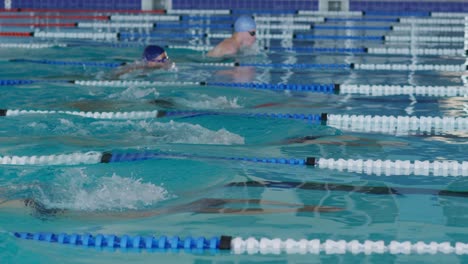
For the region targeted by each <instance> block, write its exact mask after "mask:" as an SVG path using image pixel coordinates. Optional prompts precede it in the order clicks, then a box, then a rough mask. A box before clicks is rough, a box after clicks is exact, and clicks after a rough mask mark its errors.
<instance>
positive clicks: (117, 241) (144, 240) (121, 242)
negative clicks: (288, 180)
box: [13, 232, 232, 250]
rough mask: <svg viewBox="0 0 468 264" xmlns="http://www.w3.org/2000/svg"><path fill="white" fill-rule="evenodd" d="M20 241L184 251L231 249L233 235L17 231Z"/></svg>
mask: <svg viewBox="0 0 468 264" xmlns="http://www.w3.org/2000/svg"><path fill="white" fill-rule="evenodd" d="M13 235H14V236H15V237H16V238H21V239H26V240H35V241H42V242H48V243H58V244H65V245H75V246H85V247H95V248H111V249H118V248H119V249H163V250H168V249H184V250H194V249H195V250H220V249H221V250H230V249H231V240H232V237H231V236H217V237H212V238H206V237H203V236H202V237H196V238H192V237H186V238H183V239H182V238H180V237H178V236H171V237H167V236H160V237H154V236H129V235H122V236H117V235H102V234H97V235H95V236H93V235H91V234H82V235H80V234H66V233H60V234H55V233H46V232H39V233H26V232H14V233H13Z"/></svg>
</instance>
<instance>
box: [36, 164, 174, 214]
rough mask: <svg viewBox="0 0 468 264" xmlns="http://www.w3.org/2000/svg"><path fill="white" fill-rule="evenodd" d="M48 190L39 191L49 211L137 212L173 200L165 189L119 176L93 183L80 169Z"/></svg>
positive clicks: (57, 180) (139, 180)
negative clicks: (54, 209)
mask: <svg viewBox="0 0 468 264" xmlns="http://www.w3.org/2000/svg"><path fill="white" fill-rule="evenodd" d="M69 174H73V175H69ZM49 187H51V190H50V191H49V190H48V189H47V190H44V189H42V188H41V189H40V190H38V192H39V193H40V198H39V200H40V201H41V202H43V203H44V204H45V205H46V206H47V207H49V208H63V209H71V210H83V211H108V210H120V211H122V210H125V209H138V208H142V207H144V206H149V205H152V204H154V203H157V202H160V201H163V200H166V199H168V198H170V197H172V196H171V195H170V194H169V193H168V191H167V190H166V189H164V188H163V187H161V186H157V185H154V184H152V183H143V182H142V181H141V179H133V178H126V177H121V176H119V175H116V174H114V175H112V176H111V177H101V178H97V179H92V178H91V177H88V175H87V174H86V173H85V172H84V171H82V170H78V172H77V169H74V170H72V171H70V172H69V173H65V174H63V175H61V176H60V177H59V178H58V179H56V181H55V183H54V185H53V186H48V187H47V188H49Z"/></svg>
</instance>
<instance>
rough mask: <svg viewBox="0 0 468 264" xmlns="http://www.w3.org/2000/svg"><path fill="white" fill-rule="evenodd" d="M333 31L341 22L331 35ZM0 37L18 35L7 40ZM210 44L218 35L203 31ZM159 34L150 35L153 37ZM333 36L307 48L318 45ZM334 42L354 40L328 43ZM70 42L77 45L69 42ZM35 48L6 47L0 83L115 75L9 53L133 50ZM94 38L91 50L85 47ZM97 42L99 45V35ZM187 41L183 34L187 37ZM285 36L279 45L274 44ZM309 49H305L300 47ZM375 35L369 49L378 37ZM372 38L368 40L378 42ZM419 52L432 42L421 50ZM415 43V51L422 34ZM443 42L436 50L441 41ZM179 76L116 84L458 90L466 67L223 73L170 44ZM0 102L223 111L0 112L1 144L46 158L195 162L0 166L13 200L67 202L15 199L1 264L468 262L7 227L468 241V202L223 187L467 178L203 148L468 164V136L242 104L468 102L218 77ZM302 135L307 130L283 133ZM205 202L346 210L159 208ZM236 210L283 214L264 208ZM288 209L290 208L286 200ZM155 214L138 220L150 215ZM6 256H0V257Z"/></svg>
mask: <svg viewBox="0 0 468 264" xmlns="http://www.w3.org/2000/svg"><path fill="white" fill-rule="evenodd" d="M329 34H337V32H329ZM8 41H13V40H12V39H8ZM212 42H216V41H215V40H213V41H212ZM155 43H157V42H155ZM327 43H328V42H318V43H316V45H317V46H322V47H323V46H325V47H327V45H329V44H327ZM333 43H334V44H336V45H337V46H338V47H342V46H343V45H345V44H346V45H351V46H353V47H359V46H361V45H362V43H356V42H352V43H351V44H350V43H349V42H345V43H339V42H336V43H335V42H333ZM75 44H76V43H75ZM78 44H79V45H76V46H73V47H63V48H49V49H40V50H23V49H14V48H10V49H0V57H1V58H3V59H2V60H0V79H34V80H108V79H112V78H114V77H113V76H112V69H106V68H99V67H82V66H72V65H65V66H62V65H42V64H33V63H14V62H9V61H8V60H9V59H14V58H27V59H49V60H69V61H72V60H74V61H105V62H115V61H125V62H131V61H134V60H135V59H137V58H139V56H140V53H141V50H142V47H143V46H137V45H135V46H131V47H120V48H118V47H111V46H110V45H106V44H105V43H97V42H96V43H88V42H86V43H81V42H80V43H78ZM90 44H94V45H93V46H90ZM97 44H99V45H97ZM185 44H187V43H185ZM276 44H277V45H279V42H276ZM302 45H306V43H302ZM372 45H376V44H372ZM376 46H377V45H376ZM427 46H434V44H430V45H427ZM418 47H425V46H424V45H423V44H421V45H420V46H418ZM437 47H439V48H440V47H443V46H437ZM168 53H169V56H170V57H171V59H172V60H173V61H175V62H176V64H177V65H178V66H177V68H178V70H177V71H169V72H137V73H132V74H128V75H124V76H122V77H121V79H122V80H151V81H205V80H207V81H221V82H266V83H291V84H295V83H298V84H299V83H300V84H310V83H341V84H395V85H444V86H454V85H459V86H463V85H466V84H464V83H463V81H462V78H461V73H447V72H444V73H442V72H433V71H422V72H408V71H358V70H351V71H349V70H346V71H339V70H328V71H324V70H305V69H271V68H235V69H233V68H229V67H227V68H222V67H205V66H200V64H197V63H199V62H204V61H207V59H206V58H204V56H203V54H202V53H199V52H195V51H189V50H181V49H169V50H168ZM237 59H238V60H239V61H240V62H258V63H296V64H298V63H350V62H353V63H389V64H390V63H395V64H396V63H401V64H411V63H417V64H462V63H465V60H466V58H465V57H450V56H426V57H421V56H391V55H385V56H384V55H382V56H379V55H352V54H346V55H336V54H335V55H330V54H321V55H316V54H315V55H311V54H309V55H307V54H296V53H292V52H259V54H258V55H249V54H245V55H241V56H239V57H238V58H237ZM1 89H2V95H1V98H2V100H1V106H0V108H2V109H35V110H83V111H98V112H106V111H149V110H155V109H166V110H167V105H159V106H156V105H154V104H151V103H150V102H151V100H155V99H164V100H168V101H170V102H172V104H173V105H172V107H170V108H169V110H174V109H177V110H214V111H222V112H229V113H231V114H229V115H226V114H224V115H202V116H192V117H165V118H160V119H144V120H98V119H88V118H81V117H74V116H69V115H60V114H56V115H53V114H51V115H24V116H17V117H2V122H1V126H0V154H1V155H2V156H6V155H12V156H13V155H29V156H30V155H52V154H67V153H74V152H83V153H84V152H87V151H99V152H103V151H164V152H173V153H183V154H187V155H189V156H190V157H171V158H157V159H151V160H145V161H137V162H124V163H109V164H95V165H73V166H66V165H60V166H32V165H23V166H19V165H2V166H1V167H0V171H1V175H2V177H1V178H0V187H1V188H2V195H3V196H4V197H5V198H6V199H8V200H15V199H25V198H33V199H35V200H37V201H39V202H41V203H42V204H43V205H44V206H45V207H46V208H59V209H64V210H66V211H67V212H66V213H64V214H61V213H58V214H57V215H44V214H38V213H37V212H34V211H32V210H31V209H30V208H24V207H19V208H17V207H3V208H1V209H0V228H1V230H0V231H1V233H0V248H2V250H1V252H0V258H1V259H2V260H4V261H5V262H4V263H50V262H53V263H61V262H71V263H85V262H93V263H111V262H113V263H116V262H117V263H123V262H129V261H132V262H138V263H139V262H141V263H143V262H148V261H154V260H160V261H161V262H163V263H218V262H219V263H248V262H253V263H273V262H279V263H283V262H290V263H311V262H324V261H330V262H343V263H352V262H356V263H362V262H371V263H375V262H385V263H386V262H397V263H403V262H415V263H420V262H436V261H444V262H450V263H464V262H466V261H467V258H466V257H463V256H457V255H455V254H452V255H444V254H437V255H435V256H430V255H423V256H420V255H409V256H406V255H396V256H392V255H389V254H384V255H370V256H366V255H364V254H359V255H352V254H345V255H324V254H323V255H320V256H316V255H286V254H283V255H280V256H274V255H261V254H257V255H247V254H244V255H240V256H238V255H231V254H230V253H229V252H221V253H218V254H216V255H211V254H210V253H205V254H196V253H194V254H189V253H185V252H166V253H161V252H154V253H151V252H146V251H144V252H134V251H128V252H126V251H121V250H116V251H115V252H112V251H110V250H96V249H89V248H83V247H74V246H64V245H58V244H48V243H38V242H35V241H25V240H19V239H17V238H15V237H13V236H12V235H11V234H10V233H9V232H14V231H21V232H54V233H61V232H66V233H87V232H88V233H92V234H97V233H102V234H116V235H123V234H128V235H155V236H161V235H167V236H174V235H178V236H181V237H185V236H194V237H198V236H206V237H211V236H219V235H232V236H240V237H243V238H247V237H250V236H253V237H256V238H261V237H267V238H281V239H287V238H292V239H296V240H298V239H302V238H306V239H314V238H318V239H321V240H322V241H324V240H326V239H333V240H340V239H343V240H346V241H351V240H355V239H356V240H359V241H361V242H363V241H364V240H383V241H385V242H386V243H389V242H390V241H392V240H396V241H406V240H408V241H411V242H413V243H416V242H418V241H425V242H431V241H436V242H445V241H448V242H452V243H454V242H464V243H466V242H467V238H468V231H467V230H468V229H467V228H466V227H467V226H468V224H467V223H468V222H467V221H466V220H468V219H467V212H468V207H467V206H466V199H467V198H464V197H449V196H437V195H424V194H415V193H404V192H403V193H402V194H400V195H390V194H369V193H360V192H357V191H333V190H301V189H294V188H264V187H233V186H226V185H227V184H229V183H231V182H244V181H260V182H261V181H284V182H319V183H335V184H347V185H356V186H383V187H392V188H398V187H411V188H419V189H422V188H423V189H436V190H455V191H464V190H466V189H467V188H468V182H467V180H466V179H465V178H464V177H435V176H421V175H411V176H404V175H396V176H379V175H367V174H364V173H354V172H348V171H339V170H333V169H320V168H312V167H306V166H299V165H297V166H286V165H280V164H263V163H249V162H242V161H236V160H222V159H214V158H208V159H204V158H196V157H193V156H196V155H198V156H212V157H245V156H247V157H272V158H288V159H289V158H298V159H299V158H300V159H303V158H305V157H308V156H314V157H320V158H334V159H339V158H344V159H357V158H362V159H382V160H386V159H389V160H396V159H405V160H431V161H433V160H455V161H459V162H462V161H465V160H466V151H463V149H464V148H465V146H466V138H467V134H466V131H461V132H460V131H458V132H454V133H444V134H425V133H418V132H417V131H412V132H410V133H407V134H399V135H394V134H385V133H363V132H353V131H346V130H340V129H337V128H335V127H331V126H325V125H317V124H310V123H308V122H306V121H301V120H292V119H273V118H255V117H248V116H242V115H239V113H305V114H320V113H323V112H326V113H330V114H360V115H365V114H372V115H390V114H392V115H412V116H413V115H414V116H454V117H467V115H468V114H467V112H466V109H465V110H464V107H466V106H464V104H466V102H467V100H466V97H445V98H441V97H426V96H412V95H410V96H408V95H401V96H390V97H389V96H381V97H371V96H360V95H340V94H320V93H308V92H275V91H268V90H251V89H238V88H227V87H215V86H177V85H176V86H173V85H172V86H156V85H155V86H149V87H136V86H131V85H130V86H128V87H99V86H79V85H74V84H66V83H50V82H43V83H35V84H31V85H21V86H1ZM305 136H314V137H317V139H314V140H310V141H309V142H306V143H294V144H293V143H288V140H291V139H294V138H300V137H305ZM205 198H220V199H261V200H271V201H281V202H286V203H292V204H300V205H319V206H332V207H338V208H342V209H343V210H341V211H338V212H322V213H319V212H287V213H271V214H254V215H245V214H241V215H235V214H234V215H231V214H216V213H215V214H208V213H196V212H193V210H192V211H191V210H190V209H187V208H185V209H184V210H182V211H178V212H170V213H162V214H158V213H157V212H161V211H162V212H164V210H167V209H168V208H173V207H174V206H179V205H183V204H187V203H191V202H193V201H196V200H199V199H205ZM229 207H230V208H236V209H239V208H242V209H247V208H252V207H254V208H258V207H261V208H262V209H264V210H275V209H282V208H283V209H284V207H280V206H272V205H260V206H259V205H249V204H240V205H239V204H236V205H232V206H231V205H229ZM286 208H291V207H286ZM148 212H149V215H142V213H148ZM2 262H3V261H2Z"/></svg>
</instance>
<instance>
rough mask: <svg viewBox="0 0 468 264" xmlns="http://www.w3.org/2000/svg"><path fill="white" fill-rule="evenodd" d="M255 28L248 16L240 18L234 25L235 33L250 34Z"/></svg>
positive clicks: (253, 22)
mask: <svg viewBox="0 0 468 264" xmlns="http://www.w3.org/2000/svg"><path fill="white" fill-rule="evenodd" d="M256 28H257V25H256V24H255V21H254V20H253V19H252V18H251V17H249V16H240V17H239V18H238V19H237V20H236V22H235V23H234V31H235V32H252V31H255V29H256Z"/></svg>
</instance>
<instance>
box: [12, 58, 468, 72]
mask: <svg viewBox="0 0 468 264" xmlns="http://www.w3.org/2000/svg"><path fill="white" fill-rule="evenodd" d="M9 61H10V62H20V63H39V64H51V65H78V66H92V67H108V68H116V67H119V66H123V65H126V63H113V62H89V61H57V60H33V59H10V60H9ZM182 65H193V66H208V67H270V68H295V69H319V70H350V69H356V70H392V71H466V70H467V69H468V65H465V64H462V65H458V64H420V65H413V64H359V63H349V64H347V63H341V64H340V63H328V64H327V63H295V64H292V63H291V64H289V63H238V62H219V63H216V62H201V63H184V64H182Z"/></svg>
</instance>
